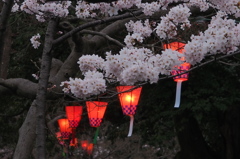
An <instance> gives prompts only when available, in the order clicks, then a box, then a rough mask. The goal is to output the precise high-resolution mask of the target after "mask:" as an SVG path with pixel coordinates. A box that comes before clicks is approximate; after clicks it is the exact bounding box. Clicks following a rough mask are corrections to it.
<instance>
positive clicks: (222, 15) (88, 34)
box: [0, 0, 240, 159]
mask: <svg viewBox="0 0 240 159" xmlns="http://www.w3.org/2000/svg"><path fill="white" fill-rule="evenodd" d="M94 2H98V3H94ZM3 4H4V6H3V10H2V12H1V18H0V51H1V53H2V52H3V51H2V50H3V48H4V46H5V45H6V44H5V43H4V36H2V35H4V33H5V29H4V28H6V20H7V19H8V17H9V12H10V10H11V12H12V13H13V14H17V13H20V12H24V13H26V14H29V16H30V17H35V18H36V20H37V21H38V23H46V24H47V27H46V32H45V33H44V34H43V33H40V32H38V31H36V33H35V34H34V35H33V36H32V38H31V39H29V40H28V42H29V43H31V45H32V47H33V48H34V49H39V48H40V46H43V49H42V57H41V68H40V70H39V72H40V75H39V76H38V75H36V74H34V75H33V76H34V77H36V78H37V79H38V83H35V82H33V81H31V80H30V79H23V78H12V79H4V78H1V79H0V85H1V87H0V92H1V94H4V93H6V92H7V93H9V92H10V93H14V94H17V95H18V96H23V97H27V98H31V99H33V102H32V105H31V108H30V110H29V112H28V115H27V117H26V120H25V122H24V123H23V125H22V127H21V129H20V131H19V141H18V144H17V146H16V149H15V153H14V159H18V158H21V159H24V158H28V157H29V155H30V153H31V151H32V147H33V145H34V141H35V139H36V152H37V153H36V158H41V159H44V158H46V147H45V145H46V124H45V123H46V101H47V100H48V99H58V98H60V97H62V96H63V95H65V96H69V97H71V98H72V99H74V100H77V101H85V100H87V99H88V100H89V99H90V100H92V99H96V98H101V96H102V95H103V94H107V96H105V97H104V98H109V99H110V98H112V97H114V96H116V95H117V93H116V92H113V91H112V88H113V87H114V86H116V85H135V86H136V87H139V86H143V85H146V84H157V83H158V82H159V81H160V80H162V79H167V78H172V77H173V75H171V71H172V70H173V69H178V68H177V67H175V66H179V65H180V64H181V63H184V62H188V63H190V64H191V67H192V68H191V69H190V70H189V71H188V72H190V71H192V70H195V69H196V68H199V67H201V66H204V65H206V64H209V63H211V62H215V61H217V60H220V59H224V58H227V57H230V56H234V55H237V54H239V53H240V51H239V46H240V40H239V39H240V24H239V22H238V21H237V20H238V18H239V17H240V9H239V8H240V2H239V1H237V0H153V1H151V0H149V1H141V0H117V1H106V2H105V1H104V2H100V1H97V0H96V1H93V0H92V1H81V0H79V1H45V0H25V1H19V0H15V1H14V4H12V1H11V0H3ZM5 6H6V11H5ZM200 24H204V25H205V26H207V27H206V28H201V29H198V30H196V29H194V27H195V26H196V25H200ZM119 32H123V33H124V34H123V35H121V37H119V38H117V37H116V34H117V33H119ZM41 37H44V38H45V40H43V39H42V38H41ZM65 41H68V44H69V48H70V51H69V53H68V57H67V58H66V59H65V60H64V61H63V62H61V61H60V60H59V59H56V58H55V57H54V56H53V53H54V51H55V49H56V48H58V47H59V45H60V44H61V43H63V42H65ZM174 41H179V42H183V43H185V44H186V45H185V47H184V50H185V51H184V52H183V53H182V54H179V52H178V51H174V50H172V49H165V50H164V49H163V45H164V44H166V43H170V42H174ZM109 43H110V44H109ZM107 45H111V46H114V47H112V48H110V47H109V48H108V49H107V50H104V53H103V51H101V53H100V50H101V49H102V48H103V47H104V46H107ZM1 57H2V54H1V56H0V61H1V62H2V58H1ZM179 59H184V61H182V60H179ZM0 68H1V67H0ZM0 71H1V69H0ZM79 72H80V73H79ZM31 117H32V118H31ZM192 122H193V123H194V122H195V120H194V119H193V120H192ZM35 129H36V131H35ZM52 131H53V130H52ZM26 134H27V135H26ZM229 151H230V150H229ZM206 152H207V150H206ZM232 153H236V152H231V154H232ZM204 155H205V157H206V158H214V157H213V156H211V155H210V153H209V154H207V153H206V154H204ZM186 156H187V155H185V156H184V155H183V157H180V158H184V157H185V158H186ZM229 156H230V157H229ZM229 156H227V159H230V158H231V155H229ZM188 157H189V156H188Z"/></svg>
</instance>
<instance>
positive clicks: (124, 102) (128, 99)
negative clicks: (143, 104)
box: [117, 86, 142, 115]
mask: <svg viewBox="0 0 240 159" xmlns="http://www.w3.org/2000/svg"><path fill="white" fill-rule="evenodd" d="M134 87H135V86H117V92H118V93H119V94H118V97H119V100H120V103H121V107H122V111H123V114H124V115H134V114H135V113H136V110H137V106H138V101H139V98H140V94H141V91H142V87H138V88H136V89H134V90H131V91H128V90H130V89H132V88H134ZM125 91H127V92H125ZM121 92H123V93H121Z"/></svg>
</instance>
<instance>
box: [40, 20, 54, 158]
mask: <svg viewBox="0 0 240 159" xmlns="http://www.w3.org/2000/svg"><path fill="white" fill-rule="evenodd" d="M56 26H57V22H56V20H54V19H52V20H50V21H49V23H48V27H47V31H46V36H45V43H44V49H43V54H42V61H41V69H40V78H39V83H38V91H37V97H36V104H37V129H36V133H37V139H36V149H37V158H38V159H45V158H46V148H45V144H46V137H45V136H46V130H45V129H46V121H45V111H46V110H45V105H46V94H47V87H48V79H49V74H50V69H51V61H52V57H51V49H52V41H53V35H54V33H55V29H56Z"/></svg>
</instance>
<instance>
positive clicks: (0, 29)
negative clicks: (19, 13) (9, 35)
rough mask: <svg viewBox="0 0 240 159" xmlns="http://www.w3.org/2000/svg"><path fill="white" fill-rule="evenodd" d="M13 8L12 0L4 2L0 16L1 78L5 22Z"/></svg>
mask: <svg viewBox="0 0 240 159" xmlns="http://www.w3.org/2000/svg"><path fill="white" fill-rule="evenodd" d="M12 6H13V0H6V1H5V2H4V5H3V8H2V11H1V16H0V77H1V72H2V71H1V70H2V62H3V52H4V51H3V50H4V41H5V34H6V28H7V21H8V19H9V16H10V13H11V10H12Z"/></svg>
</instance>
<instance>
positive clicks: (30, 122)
mask: <svg viewBox="0 0 240 159" xmlns="http://www.w3.org/2000/svg"><path fill="white" fill-rule="evenodd" d="M35 139H36V103H35V100H34V101H33V102H32V105H31V107H30V109H29V110H28V114H27V117H26V119H25V121H24V123H23V125H22V126H21V128H20V129H19V138H18V143H17V146H16V148H15V152H14V155H13V159H29V158H30V154H31V152H32V149H33V147H34V143H35Z"/></svg>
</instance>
